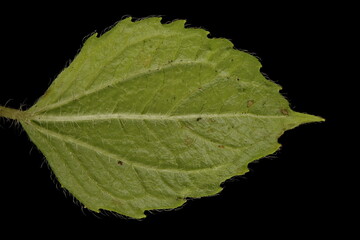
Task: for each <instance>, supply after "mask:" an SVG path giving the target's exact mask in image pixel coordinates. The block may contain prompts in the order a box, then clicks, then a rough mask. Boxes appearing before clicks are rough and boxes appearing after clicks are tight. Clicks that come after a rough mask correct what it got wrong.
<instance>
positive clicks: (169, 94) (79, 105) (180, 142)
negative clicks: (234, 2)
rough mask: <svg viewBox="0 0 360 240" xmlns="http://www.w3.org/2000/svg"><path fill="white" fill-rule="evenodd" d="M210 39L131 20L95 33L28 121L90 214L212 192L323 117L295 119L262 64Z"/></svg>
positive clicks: (179, 26)
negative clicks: (293, 131)
mask: <svg viewBox="0 0 360 240" xmlns="http://www.w3.org/2000/svg"><path fill="white" fill-rule="evenodd" d="M207 34H208V32H206V31H204V30H201V29H189V28H184V21H175V22H173V23H171V24H161V23H160V19H159V18H148V19H145V20H142V21H138V22H132V21H131V19H125V20H123V21H121V22H119V23H118V24H117V25H116V26H114V28H113V29H112V30H110V31H109V32H107V33H105V34H104V35H103V36H101V37H100V38H97V37H96V35H93V36H91V37H90V38H89V39H88V40H87V41H86V42H85V44H84V47H83V48H82V50H81V52H80V53H79V54H78V56H77V57H76V58H75V60H74V61H73V63H72V64H71V65H70V66H69V67H68V68H67V69H65V70H64V71H63V72H62V73H61V74H60V75H59V76H58V78H57V79H56V80H55V81H54V83H53V84H52V85H51V86H50V88H49V90H48V91H47V93H46V94H45V95H44V96H43V97H42V98H40V99H39V101H38V102H37V103H36V104H35V105H34V106H33V107H32V108H30V109H29V110H28V116H31V117H29V118H28V119H26V120H21V121H20V122H21V123H22V125H23V127H24V129H25V130H26V132H27V133H28V134H29V136H30V138H31V140H32V141H33V142H34V143H35V144H36V145H37V146H38V148H39V149H40V150H41V152H43V154H44V155H45V157H46V158H47V160H48V162H49V164H50V166H51V168H52V170H53V171H54V173H55V175H56V176H57V178H58V180H59V182H60V183H61V184H62V186H63V187H64V188H66V189H68V190H69V191H70V192H71V193H72V194H73V195H74V196H75V197H76V198H77V199H79V200H80V201H81V202H82V203H83V204H84V205H85V206H86V207H87V208H89V209H91V210H93V211H99V210H100V209H105V210H110V211H115V212H118V213H121V214H123V215H126V216H130V217H134V218H142V217H144V216H145V215H144V211H145V210H151V209H163V208H175V207H178V206H180V205H182V204H183V203H184V202H185V199H186V198H187V197H195V198H197V197H202V196H209V195H213V194H216V193H218V192H219V191H221V187H220V183H221V182H223V181H225V180H226V179H228V178H230V177H232V176H235V175H241V174H244V173H245V172H246V171H247V164H248V163H249V162H251V161H253V160H255V159H258V158H261V157H264V156H266V155H269V154H272V153H273V152H275V151H276V150H277V149H278V148H279V146H280V144H279V143H278V142H277V139H278V137H279V136H280V135H281V134H282V133H283V132H284V131H285V130H288V129H291V128H293V127H296V126H298V125H299V124H302V123H307V122H313V121H321V120H322V119H321V118H318V117H315V116H311V115H306V114H300V113H296V112H294V111H292V110H291V109H290V108H289V104H288V102H287V101H286V100H285V98H283V97H282V96H281V95H280V93H279V89H280V87H279V86H278V85H276V84H275V83H272V82H270V81H268V80H266V79H265V78H264V77H263V75H262V74H261V73H260V71H259V70H260V67H261V64H260V63H259V61H258V60H257V59H256V58H255V57H253V56H251V55H249V54H247V53H244V52H240V51H237V50H235V49H233V45H232V43H231V42H230V41H228V40H225V39H209V38H207Z"/></svg>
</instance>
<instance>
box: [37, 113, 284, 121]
mask: <svg viewBox="0 0 360 240" xmlns="http://www.w3.org/2000/svg"><path fill="white" fill-rule="evenodd" d="M242 117H249V118H265V119H272V118H285V117H288V116H287V115H256V114H251V113H224V114H188V115H173V116H171V115H161V114H131V113H109V114H93V115H61V116H57V115H36V116H32V117H31V119H30V120H34V121H39V122H82V121H103V120H116V119H117V120H152V121H177V120H191V119H195V120H198V121H200V120H202V119H205V118H208V119H214V118H242Z"/></svg>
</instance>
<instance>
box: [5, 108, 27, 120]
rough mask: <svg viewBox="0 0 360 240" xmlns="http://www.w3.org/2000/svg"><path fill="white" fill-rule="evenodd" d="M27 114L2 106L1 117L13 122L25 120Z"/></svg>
mask: <svg viewBox="0 0 360 240" xmlns="http://www.w3.org/2000/svg"><path fill="white" fill-rule="evenodd" d="M25 115H26V114H25V112H23V111H21V110H17V109H12V108H7V107H3V106H0V117H4V118H9V119H13V120H24V119H25Z"/></svg>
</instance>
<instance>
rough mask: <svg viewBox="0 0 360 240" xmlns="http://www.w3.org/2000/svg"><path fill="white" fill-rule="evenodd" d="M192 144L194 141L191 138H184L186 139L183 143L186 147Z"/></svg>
mask: <svg viewBox="0 0 360 240" xmlns="http://www.w3.org/2000/svg"><path fill="white" fill-rule="evenodd" d="M194 142H195V140H194V139H193V138H191V137H186V138H185V139H184V143H185V145H186V146H188V147H190V146H191V145H193V144H194Z"/></svg>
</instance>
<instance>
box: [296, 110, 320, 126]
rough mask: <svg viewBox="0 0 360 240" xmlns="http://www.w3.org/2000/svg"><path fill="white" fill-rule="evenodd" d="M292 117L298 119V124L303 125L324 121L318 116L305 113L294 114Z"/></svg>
mask: <svg viewBox="0 0 360 240" xmlns="http://www.w3.org/2000/svg"><path fill="white" fill-rule="evenodd" d="M294 117H296V118H297V119H298V121H299V122H300V124H303V123H313V122H325V119H324V118H322V117H319V116H315V115H311V114H307V113H300V112H294Z"/></svg>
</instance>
